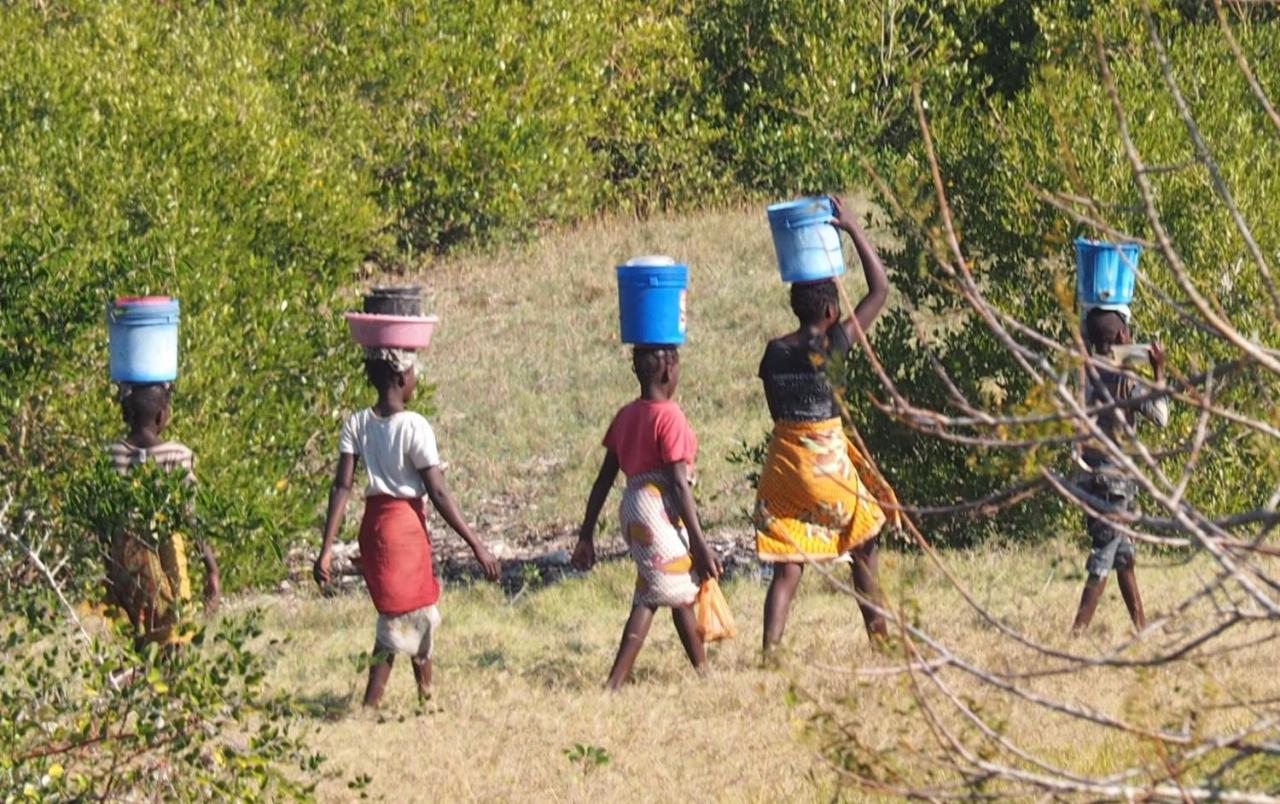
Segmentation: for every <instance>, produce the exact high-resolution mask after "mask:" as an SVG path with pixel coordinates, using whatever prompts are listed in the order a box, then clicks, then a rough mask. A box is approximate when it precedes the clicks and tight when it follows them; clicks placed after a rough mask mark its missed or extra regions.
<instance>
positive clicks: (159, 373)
mask: <svg viewBox="0 0 1280 804" xmlns="http://www.w3.org/2000/svg"><path fill="white" fill-rule="evenodd" d="M179 318H180V314H179V305H178V300H177V299H174V298H170V297H169V296H121V297H120V298H118V299H116V300H115V301H113V302H110V303H109V304H108V305H107V333H108V335H109V338H110V350H111V379H112V380H113V381H115V382H133V383H152V382H172V381H174V380H176V379H178V321H179Z"/></svg>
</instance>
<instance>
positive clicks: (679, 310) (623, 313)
mask: <svg viewBox="0 0 1280 804" xmlns="http://www.w3.org/2000/svg"><path fill="white" fill-rule="evenodd" d="M617 271H618V316H619V323H620V324H621V329H622V342H623V343H630V344H635V345H637V346H680V345H681V344H683V343H684V339H685V331H686V329H687V314H686V313H687V311H686V299H687V294H688V288H689V266H687V265H683V264H681V263H677V262H676V261H675V260H673V259H671V258H670V257H664V256H660V255H652V256H646V257H635V258H634V259H630V260H627V262H625V263H623V264H622V265H619V266H618V268H617Z"/></svg>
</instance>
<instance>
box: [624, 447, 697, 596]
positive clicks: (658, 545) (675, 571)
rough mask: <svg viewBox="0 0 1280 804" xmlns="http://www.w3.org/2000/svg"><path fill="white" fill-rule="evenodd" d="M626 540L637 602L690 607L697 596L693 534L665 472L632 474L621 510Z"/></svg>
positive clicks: (628, 479)
mask: <svg viewBox="0 0 1280 804" xmlns="http://www.w3.org/2000/svg"><path fill="white" fill-rule="evenodd" d="M618 520H619V522H621V523H622V538H623V540H624V541H625V542H626V543H627V548H628V549H629V550H630V551H631V558H632V559H633V560H635V562H636V570H637V574H636V594H635V597H634V598H633V601H632V605H634V606H688V605H689V604H691V603H693V601H694V598H696V597H697V596H698V581H697V578H696V577H695V576H694V573H693V557H692V556H691V555H690V554H689V535H688V533H687V532H686V531H685V528H684V521H683V520H682V519H681V518H680V506H679V503H678V502H677V501H676V497H675V494H674V492H673V491H672V490H671V488H670V486H669V483H668V480H667V472H666V470H662V469H659V470H655V471H652V472H643V473H641V474H638V475H636V476H635V477H631V478H627V490H626V491H625V492H623V494H622V505H621V506H620V508H619V511H618Z"/></svg>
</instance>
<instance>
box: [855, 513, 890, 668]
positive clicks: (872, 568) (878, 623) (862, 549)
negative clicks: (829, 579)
mask: <svg viewBox="0 0 1280 804" xmlns="http://www.w3.org/2000/svg"><path fill="white" fill-rule="evenodd" d="M879 543H880V540H879V539H878V538H874V539H868V540H867V541H866V542H864V543H862V544H860V545H858V546H857V547H855V548H854V549H853V553H852V555H853V588H854V589H855V590H857V592H858V594H859V595H861V596H862V597H863V598H865V599H866V600H865V601H863V600H859V601H858V610H859V611H861V612H862V622H863V623H865V624H866V626H867V636H869V637H870V638H871V641H872V642H873V643H874V642H876V641H879V640H884V639H887V638H888V637H889V627H888V625H886V624H885V620H884V615H883V614H881V613H880V612H878V611H876V608H881V609H883V608H884V592H882V591H881V590H880V551H879ZM871 604H874V606H873V605H871Z"/></svg>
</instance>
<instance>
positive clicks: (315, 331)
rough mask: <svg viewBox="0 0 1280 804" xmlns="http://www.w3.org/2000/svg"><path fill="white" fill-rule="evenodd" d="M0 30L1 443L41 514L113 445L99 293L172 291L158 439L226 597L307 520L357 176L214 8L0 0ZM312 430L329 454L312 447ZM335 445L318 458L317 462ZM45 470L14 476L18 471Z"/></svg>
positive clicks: (372, 226) (350, 255)
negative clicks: (167, 413)
mask: <svg viewBox="0 0 1280 804" xmlns="http://www.w3.org/2000/svg"><path fill="white" fill-rule="evenodd" d="M0 16H3V25H4V27H5V29H6V31H7V35H6V36H5V37H4V38H3V40H2V41H0V76H3V77H0V199H3V204H2V206H0V296H3V298H0V310H2V311H3V313H2V314H0V353H3V354H4V356H5V357H4V364H3V366H2V367H0V368H2V370H3V371H2V374H0V376H2V377H3V384H2V385H0V405H2V408H3V411H4V418H5V419H6V421H7V422H8V423H9V424H10V426H9V427H6V428H4V430H5V432H4V433H3V434H0V447H2V448H3V454H4V455H5V462H6V463H7V464H8V467H7V468H6V470H5V471H6V474H8V473H10V472H15V473H16V474H17V477H16V478H14V482H13V486H14V487H16V489H17V492H18V494H19V495H20V498H21V499H23V500H25V501H28V502H29V503H30V504H31V507H32V508H33V509H34V510H37V511H42V512H45V513H46V514H53V515H56V506H55V507H54V509H53V510H50V508H49V506H48V505H47V504H46V503H45V501H47V500H50V499H52V500H55V501H56V500H57V499H58V498H59V497H62V496H65V492H66V489H67V487H68V486H69V485H71V484H73V483H74V482H75V478H76V476H77V472H78V471H79V467H81V466H83V465H85V462H86V458H87V457H88V456H89V455H91V454H93V453H94V452H96V451H98V450H100V449H102V448H103V447H104V446H105V445H106V443H107V442H109V441H110V440H114V439H115V438H118V437H120V436H122V435H123V434H124V433H123V428H122V426H121V424H120V420H119V414H118V413H117V411H116V410H115V406H114V405H113V403H112V402H111V401H110V400H111V390H110V387H109V384H108V380H107V376H106V365H105V364H106V327H105V320H104V319H105V317H104V310H105V304H106V302H107V300H108V299H109V298H111V297H113V296H115V295H118V294H121V295H123V294H132V293H167V294H172V295H174V296H176V297H177V298H178V299H179V300H180V301H181V302H182V305H183V306H182V313H183V318H182V328H181V347H182V351H181V354H182V357H181V378H180V381H179V385H178V391H177V393H176V395H175V402H174V419H173V425H172V427H171V432H170V433H168V434H167V435H170V436H171V437H174V438H177V439H179V440H182V441H184V442H186V443H187V444H189V445H190V446H191V447H192V448H193V449H194V450H195V452H196V455H197V457H198V461H199V463H198V465H197V474H198V475H199V477H200V480H201V483H202V485H203V486H204V487H206V488H208V489H209V492H208V496H210V497H211V498H212V500H211V507H212V508H213V509H215V510H219V511H222V512H224V513H225V515H226V518H225V520H224V521H222V522H221V527H219V528H217V532H216V533H214V534H213V536H214V541H215V544H216V547H217V549H218V550H219V552H222V553H227V554H230V555H231V556H232V560H231V561H228V562H226V564H227V570H228V571H227V576H228V581H229V585H230V586H231V587H233V588H234V587H236V586H241V585H244V584H246V583H250V582H261V581H265V580H269V579H271V578H273V577H278V576H279V573H280V572H281V566H280V562H279V555H280V542H281V539H282V537H283V534H284V533H286V532H287V531H288V530H292V529H294V528H296V527H298V526H299V525H300V524H302V523H303V522H305V521H307V520H309V519H310V514H311V511H313V510H314V508H315V505H316V503H315V499H316V484H315V483H314V482H312V479H313V476H314V474H315V470H316V469H317V468H318V466H319V461H318V453H317V452H316V450H317V446H318V444H323V445H324V446H326V447H327V446H328V440H329V439H328V436H329V434H330V431H331V430H332V429H333V419H332V416H333V412H334V411H335V410H337V409H338V408H339V403H340V400H341V395H342V393H343V390H344V382H345V378H346V377H348V376H350V374H351V370H352V368H353V365H352V364H353V363H354V360H353V358H352V357H351V355H350V352H351V350H350V349H349V348H348V347H347V346H346V344H345V342H344V341H345V339H344V337H343V332H342V329H341V325H340V321H339V320H338V319H337V312H338V310H339V309H340V306H341V304H340V301H339V296H338V293H339V291H340V290H341V289H342V288H343V287H344V286H349V285H350V283H351V281H352V279H353V278H354V270H353V267H354V266H355V265H357V264H358V262H359V260H360V258H361V257H362V255H363V254H365V253H366V252H367V251H368V250H370V249H371V248H372V247H373V246H374V244H376V242H377V232H378V229H379V226H380V215H379V212H378V209H377V207H376V205H375V204H374V202H373V201H372V200H371V199H370V198H369V188H370V182H369V180H368V177H367V176H366V175H365V174H363V173H362V172H361V171H360V170H358V169H357V167H356V165H355V164H354V163H353V161H352V160H351V158H350V154H349V153H348V152H347V149H345V148H343V147H342V145H341V143H336V142H333V141H331V140H329V139H328V138H326V136H324V134H325V132H324V131H319V130H312V129H310V128H309V127H308V125H307V121H306V120H305V119H303V118H302V117H300V116H298V115H296V114H295V113H294V111H295V110H294V109H293V108H292V107H291V106H290V105H289V103H288V99H287V98H286V97H285V96H284V95H283V93H281V92H280V91H279V89H278V88H277V87H276V86H275V85H273V83H272V81H270V80H269V77H268V76H269V72H268V70H267V66H268V65H269V64H270V63H271V62H272V61H273V58H274V56H273V54H272V52H271V50H270V49H269V48H268V47H267V46H266V43H265V41H264V40H263V38H262V37H261V36H260V35H259V34H258V33H257V32H256V31H255V28H254V26H253V25H252V24H251V23H250V21H248V20H246V19H245V17H244V16H243V15H242V14H240V13H239V12H237V11H236V10H235V9H230V10H224V9H220V8H218V7H214V6H201V7H198V8H175V9H170V8H163V9H162V8H156V7H149V6H137V5H133V4H116V5H109V6H99V5H97V4H87V3H86V4H83V5H73V4H66V5H61V6H59V7H58V10H57V11H56V12H50V13H49V16H47V17H46V16H44V15H42V14H41V12H40V11H39V10H38V9H37V7H35V6H32V5H27V4H21V5H8V6H6V7H5V8H4V10H3V11H0ZM322 437H323V438H324V440H323V441H321V440H320V439H321V438H322ZM325 451H326V452H327V450H325ZM27 467H29V468H32V469H37V471H24V469H25V468H27Z"/></svg>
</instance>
